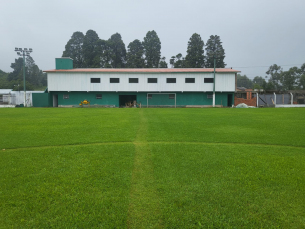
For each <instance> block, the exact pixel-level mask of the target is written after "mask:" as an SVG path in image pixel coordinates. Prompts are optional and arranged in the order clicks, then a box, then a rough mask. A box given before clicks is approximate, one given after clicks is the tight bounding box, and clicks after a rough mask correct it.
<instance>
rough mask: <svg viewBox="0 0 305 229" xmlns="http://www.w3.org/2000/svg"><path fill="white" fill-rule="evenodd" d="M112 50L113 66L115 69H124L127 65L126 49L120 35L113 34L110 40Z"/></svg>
mask: <svg viewBox="0 0 305 229" xmlns="http://www.w3.org/2000/svg"><path fill="white" fill-rule="evenodd" d="M108 43H109V46H110V47H111V50H112V56H111V66H112V67H113V68H124V67H125V63H126V48H125V44H124V42H123V41H122V37H121V35H120V34H119V33H115V34H113V35H112V36H111V37H110V39H109V40H108Z"/></svg>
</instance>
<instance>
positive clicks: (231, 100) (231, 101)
mask: <svg viewBox="0 0 305 229" xmlns="http://www.w3.org/2000/svg"><path fill="white" fill-rule="evenodd" d="M232 98H233V96H232V94H228V107H232V105H233V99H232Z"/></svg>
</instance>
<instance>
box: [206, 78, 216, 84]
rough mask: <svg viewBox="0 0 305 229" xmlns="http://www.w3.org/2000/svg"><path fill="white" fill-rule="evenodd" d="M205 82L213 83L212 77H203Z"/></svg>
mask: <svg viewBox="0 0 305 229" xmlns="http://www.w3.org/2000/svg"><path fill="white" fill-rule="evenodd" d="M204 82H205V83H214V78H204Z"/></svg>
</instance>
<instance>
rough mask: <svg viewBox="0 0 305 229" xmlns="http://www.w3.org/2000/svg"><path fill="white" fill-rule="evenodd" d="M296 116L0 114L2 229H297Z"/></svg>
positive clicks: (303, 125) (269, 112) (272, 112)
mask: <svg viewBox="0 0 305 229" xmlns="http://www.w3.org/2000/svg"><path fill="white" fill-rule="evenodd" d="M304 118H305V109H302V108H291V109H287V108H283V109H178V108H177V109H174V108H172V109H98V108H90V109H82V108H75V109H74V108H71V109H65V108H62V109H61V108H58V109H56V108H46V109H43V108H19V109H18V108H16V109H0V120H1V122H0V139H1V140H0V228H305V204H304V203H305V121H304Z"/></svg>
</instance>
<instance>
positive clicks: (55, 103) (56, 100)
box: [53, 95, 58, 107]
mask: <svg viewBox="0 0 305 229" xmlns="http://www.w3.org/2000/svg"><path fill="white" fill-rule="evenodd" d="M53 107H58V95H53Z"/></svg>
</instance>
